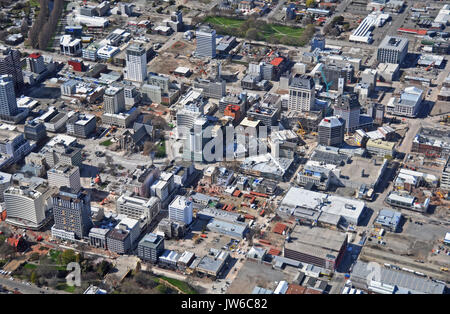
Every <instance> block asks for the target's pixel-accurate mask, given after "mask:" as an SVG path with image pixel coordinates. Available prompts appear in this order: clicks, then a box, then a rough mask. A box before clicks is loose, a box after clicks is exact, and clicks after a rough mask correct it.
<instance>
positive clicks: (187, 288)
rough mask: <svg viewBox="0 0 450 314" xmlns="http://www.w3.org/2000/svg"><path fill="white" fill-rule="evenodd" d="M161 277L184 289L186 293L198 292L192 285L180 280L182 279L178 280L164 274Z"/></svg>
mask: <svg viewBox="0 0 450 314" xmlns="http://www.w3.org/2000/svg"><path fill="white" fill-rule="evenodd" d="M161 279H164V280H165V281H167V282H168V283H170V284H172V285H174V286H175V287H177V288H178V289H180V290H181V291H183V292H184V293H186V294H197V291H195V290H194V289H192V287H191V286H189V285H188V284H187V283H186V282H184V281H180V280H177V279H173V278H168V277H164V276H162V277H161Z"/></svg>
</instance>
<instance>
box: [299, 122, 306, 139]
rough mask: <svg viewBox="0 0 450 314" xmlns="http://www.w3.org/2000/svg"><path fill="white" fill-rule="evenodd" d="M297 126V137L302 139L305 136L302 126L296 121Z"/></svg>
mask: <svg viewBox="0 0 450 314" xmlns="http://www.w3.org/2000/svg"><path fill="white" fill-rule="evenodd" d="M297 123H298V125H299V126H300V129H298V130H297V135H298V136H300V137H301V138H303V136H304V135H305V134H306V132H305V130H304V129H303V126H302V124H301V122H300V121H297Z"/></svg>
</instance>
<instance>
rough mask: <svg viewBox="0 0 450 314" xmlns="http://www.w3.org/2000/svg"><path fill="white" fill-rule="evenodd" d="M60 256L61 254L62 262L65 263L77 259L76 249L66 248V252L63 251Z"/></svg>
mask: <svg viewBox="0 0 450 314" xmlns="http://www.w3.org/2000/svg"><path fill="white" fill-rule="evenodd" d="M60 256H61V264H63V265H67V264H69V263H71V262H75V261H76V256H75V251H74V250H64V252H62V253H61V255H60Z"/></svg>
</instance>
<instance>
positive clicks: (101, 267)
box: [97, 261, 112, 278]
mask: <svg viewBox="0 0 450 314" xmlns="http://www.w3.org/2000/svg"><path fill="white" fill-rule="evenodd" d="M111 268H112V266H111V264H110V263H109V262H107V261H102V262H101V263H99V264H98V266H97V274H98V275H99V276H100V277H102V278H103V277H104V276H105V275H106V274H107V273H108V272H109V271H110V270H111Z"/></svg>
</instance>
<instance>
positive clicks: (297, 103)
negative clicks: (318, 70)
mask: <svg viewBox="0 0 450 314" xmlns="http://www.w3.org/2000/svg"><path fill="white" fill-rule="evenodd" d="M314 104H315V90H314V80H313V79H312V78H311V77H308V76H305V75H298V74H297V75H295V76H294V77H293V78H292V80H291V83H290V84H289V102H288V109H289V110H291V111H298V112H302V111H306V112H307V111H310V110H312V109H313V108H314Z"/></svg>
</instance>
